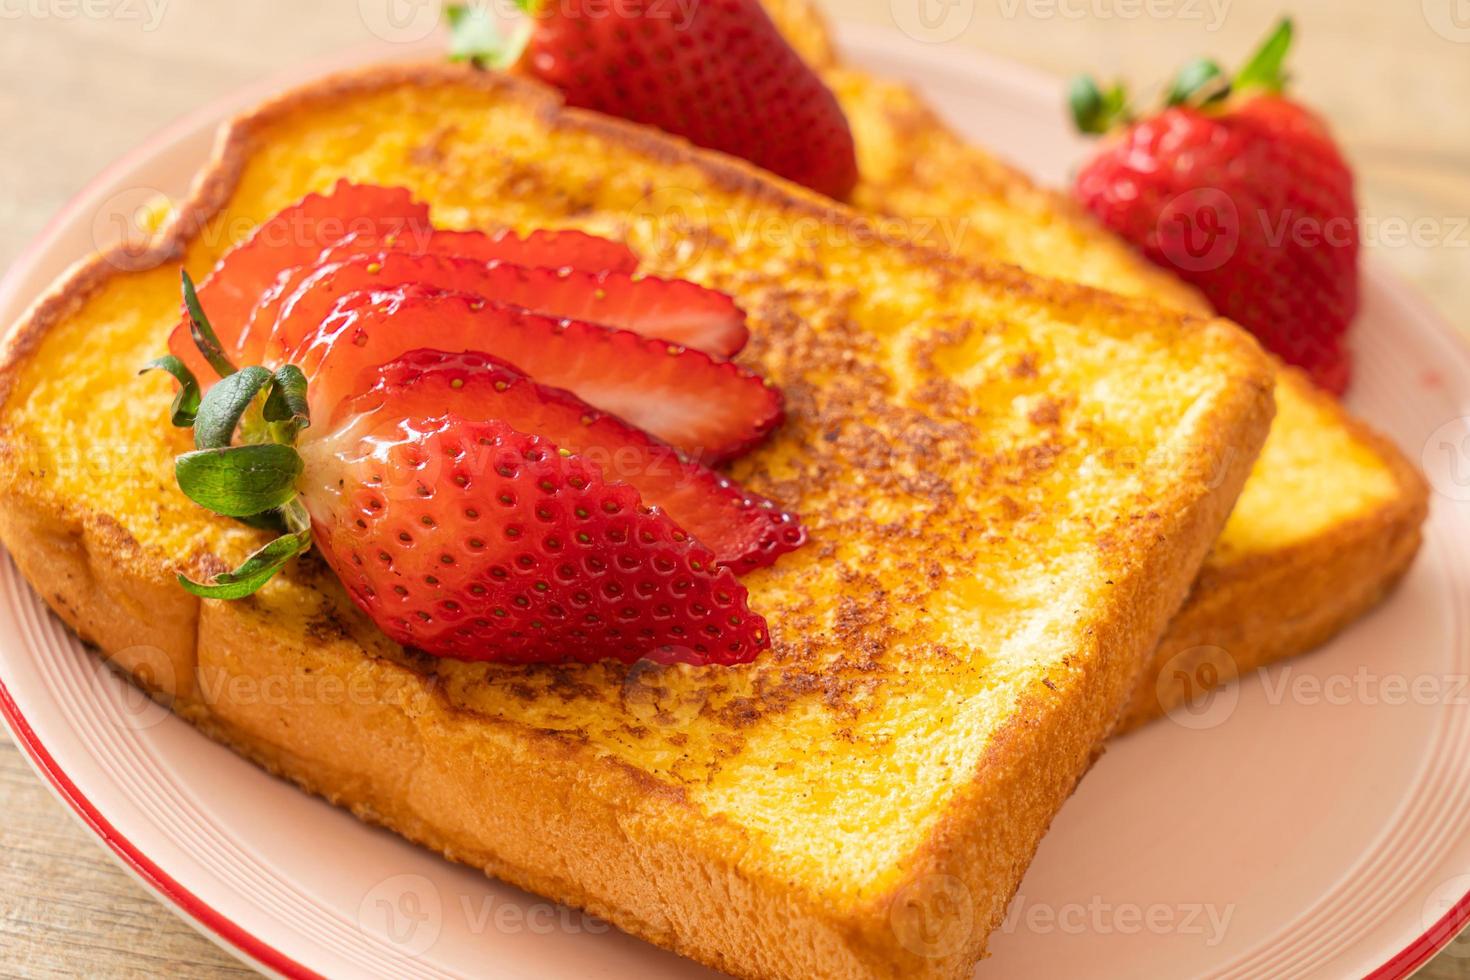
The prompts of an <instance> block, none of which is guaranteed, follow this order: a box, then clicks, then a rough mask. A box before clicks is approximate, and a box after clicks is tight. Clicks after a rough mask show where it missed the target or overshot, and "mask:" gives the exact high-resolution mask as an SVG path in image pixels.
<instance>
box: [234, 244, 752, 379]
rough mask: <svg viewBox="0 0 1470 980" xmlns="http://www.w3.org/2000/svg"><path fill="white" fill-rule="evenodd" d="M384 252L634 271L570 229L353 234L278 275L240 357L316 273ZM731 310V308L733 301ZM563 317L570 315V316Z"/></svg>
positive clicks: (265, 335)
mask: <svg viewBox="0 0 1470 980" xmlns="http://www.w3.org/2000/svg"><path fill="white" fill-rule="evenodd" d="M388 252H392V253H395V254H398V255H401V256H402V257H409V256H442V257H446V258H450V257H452V258H458V259H463V260H467V261H476V262H478V263H480V264H482V265H483V264H485V263H488V262H508V263H513V264H515V265H522V266H528V267H530V268H538V269H575V270H578V271H581V272H587V273H596V272H612V273H621V274H624V275H631V274H632V273H633V271H634V270H635V269H637V268H638V257H637V256H635V255H634V254H633V253H632V252H631V251H629V250H628V247H627V246H626V245H623V244H621V243H619V242H614V241H609V240H608V239H606V238H598V237H596V236H594V235H588V234H584V233H583V232H580V231H572V230H568V229H561V230H552V231H533V232H531V233H530V234H529V235H526V236H525V237H524V238H523V237H521V236H519V235H517V234H515V233H514V232H512V231H509V230H501V231H497V232H492V233H486V232H481V231H439V230H434V231H432V232H430V233H429V234H427V235H414V236H409V235H390V236H388V237H386V238H383V237H374V236H372V235H354V236H352V237H349V238H344V239H342V240H341V241H339V242H336V243H335V244H333V245H332V246H331V247H330V248H328V249H326V250H325V251H323V252H322V253H321V254H320V255H319V256H318V257H317V258H316V261H315V262H314V263H311V264H306V265H301V266H299V267H297V268H294V269H288V270H285V271H284V272H283V273H282V275H281V278H280V281H279V282H278V283H277V284H276V286H275V287H273V288H272V289H271V290H270V292H268V293H266V294H265V295H263V296H262V297H261V300H260V303H259V304H258V305H257V306H256V308H255V310H254V311H253V312H252V313H251V315H250V318H249V320H248V322H247V323H246V325H245V328H244V329H243V330H242V331H241V337H240V340H239V341H238V351H239V354H240V357H241V358H242V359H243V360H245V361H247V362H250V363H254V361H256V360H259V359H260V358H262V357H264V356H266V354H267V351H268V347H267V345H268V342H269V338H270V337H271V335H272V332H273V330H274V329H275V325H276V323H277V322H278V320H279V319H280V317H281V313H282V310H283V308H284V307H285V306H286V305H287V304H289V303H290V302H291V300H292V299H293V298H294V297H296V295H297V294H298V292H299V291H300V289H301V288H302V286H303V285H304V284H305V283H306V281H307V280H308V279H311V278H313V277H314V275H315V273H316V272H317V270H318V269H319V268H322V267H326V266H335V265H337V264H339V263H342V262H346V261H349V260H351V259H354V258H356V257H357V256H361V255H373V256H379V257H381V256H383V255H384V254H385V253H388ZM399 268H400V269H404V268H406V266H401V265H400V266H399ZM404 281H405V282H409V281H412V280H410V279H405V280H404ZM455 288H457V287H455ZM717 295H718V294H717ZM518 305H527V304H518ZM730 305H731V306H734V303H733V301H732V302H731V303H730ZM538 309H539V307H538ZM548 312H549V311H548ZM736 312H737V313H738V314H739V317H740V321H739V324H738V327H739V328H740V329H742V330H743V329H744V326H745V315H744V313H741V312H740V311H739V309H738V308H737V309H736ZM563 315H566V316H571V315H572V313H570V312H569V313H566V314H563ZM742 343H743V340H742Z"/></svg>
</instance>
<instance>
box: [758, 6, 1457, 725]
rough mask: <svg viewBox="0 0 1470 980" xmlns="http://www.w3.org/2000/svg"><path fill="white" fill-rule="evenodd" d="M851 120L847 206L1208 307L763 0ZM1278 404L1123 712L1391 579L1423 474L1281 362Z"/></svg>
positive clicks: (807, 11) (1214, 675) (1156, 704)
mask: <svg viewBox="0 0 1470 980" xmlns="http://www.w3.org/2000/svg"><path fill="white" fill-rule="evenodd" d="M764 3H765V5H766V8H767V10H768V11H769V12H770V13H771V15H772V18H773V19H774V20H775V21H776V23H777V25H778V26H779V27H780V28H781V30H782V32H783V34H785V35H786V37H787V39H788V40H789V41H791V43H792V46H793V47H795V48H796V49H797V51H798V52H800V53H801V54H802V56H803V57H804V58H806V59H807V61H808V62H810V63H811V64H812V65H813V66H814V67H815V68H816V69H817V70H818V71H819V72H820V73H821V75H822V78H823V80H824V81H826V83H827V84H828V85H829V86H830V87H831V88H832V90H833V92H834V93H835V94H836V95H837V98H838V101H839V102H840V103H841V105H842V109H843V111H844V112H845V113H846V115H847V118H848V121H849V123H850V124H851V126H852V129H853V136H854V139H855V141H856V145H857V151H858V171H859V175H860V180H859V183H858V186H857V189H856V190H855V192H854V194H853V203H854V204H856V205H857V206H858V207H860V208H862V209H864V210H867V211H871V212H875V213H878V214H885V215H891V216H894V217H897V218H902V219H907V220H909V221H910V222H911V228H912V229H913V230H914V231H915V233H917V234H920V235H921V236H924V235H927V237H928V240H929V241H930V242H931V243H932V244H934V245H936V246H938V247H945V248H951V249H954V250H955V251H958V252H959V253H961V254H964V255H971V256H975V257H979V258H988V259H997V260H1000V261H1004V262H1013V263H1015V264H1016V265H1019V266H1021V267H1022V268H1024V269H1027V270H1029V271H1031V272H1035V273H1037V274H1039V275H1044V276H1050V277H1053V278H1056V279H1063V280H1066V281H1069V282H1080V283H1083V284H1085V285H1089V286H1096V287H1098V288H1102V289H1108V290H1112V291H1113V292H1117V293H1120V294H1123V295H1128V296H1139V297H1144V298H1147V299H1151V300H1153V301H1155V302H1158V303H1161V304H1164V305H1166V306H1169V307H1172V308H1175V309H1180V310H1185V311H1189V312H1193V313H1199V314H1208V313H1209V312H1210V310H1209V306H1208V304H1207V303H1206V302H1205V300H1204V298H1203V297H1202V296H1200V295H1199V293H1197V292H1196V291H1195V290H1194V289H1193V288H1191V287H1189V286H1187V285H1186V284H1184V283H1183V282H1181V281H1180V280H1179V279H1177V278H1175V277H1174V276H1173V275H1172V274H1171V273H1170V272H1168V271H1167V270H1164V269H1161V268H1159V267H1157V266H1154V265H1152V264H1151V263H1149V262H1147V261H1146V260H1145V259H1143V258H1142V257H1140V256H1139V255H1138V254H1137V253H1136V252H1134V251H1133V250H1132V249H1131V248H1130V247H1129V246H1128V245H1127V244H1126V243H1124V242H1123V241H1122V240H1120V239H1119V238H1117V237H1116V236H1114V235H1113V234H1112V233H1111V232H1109V231H1107V230H1106V229H1104V228H1103V227H1102V226H1101V225H1099V224H1098V223H1097V222H1095V221H1094V220H1093V219H1092V218H1091V216H1090V215H1088V214H1087V213H1086V212H1085V211H1083V209H1081V208H1080V207H1079V206H1078V205H1077V204H1075V203H1074V202H1073V201H1071V200H1070V199H1068V198H1067V197H1065V196H1064V195H1062V194H1059V193H1056V192H1053V191H1050V190H1047V189H1045V188H1041V187H1038V186H1037V185H1036V184H1035V183H1034V182H1033V181H1031V179H1030V178H1028V177H1027V176H1026V175H1025V174H1023V173H1021V172H1020V171H1019V170H1017V169H1016V168H1014V167H1011V166H1009V165H1007V164H1005V163H1003V162H1001V161H1000V160H998V159H996V158H995V157H994V156H992V155H991V154H989V153H987V152H986V151H985V150H984V149H981V148H980V147H977V146H975V145H973V144H970V143H967V142H966V141H965V140H964V139H962V138H961V137H960V136H959V135H958V134H956V133H955V132H954V131H953V130H952V129H950V128H949V126H947V125H946V124H945V123H944V122H943V121H942V120H941V119H939V117H938V116H937V115H936V114H935V113H934V112H933V111H932V110H931V109H930V108H929V107H928V106H927V105H926V104H925V103H924V101H923V99H922V98H921V97H920V96H919V95H918V94H917V93H915V92H914V91H913V90H912V89H910V88H909V87H907V86H905V85H902V84H898V83H896V82H892V81H889V80H886V79H882V78H877V77H875V76H873V75H871V74H868V73H866V72H863V71H860V70H856V69H853V68H851V67H849V66H846V65H844V64H843V63H842V62H841V59H840V56H839V55H838V53H837V51H836V49H835V47H834V45H833V43H832V41H831V38H830V35H829V31H828V28H827V25H826V23H825V21H824V19H823V17H822V15H821V12H820V10H819V9H818V8H817V7H816V6H815V5H814V4H813V3H811V2H809V0H764ZM1276 402H1277V416H1276V420H1275V421H1274V423H1273V424H1272V429H1271V435H1270V437H1269V438H1268V439H1267V442H1266V448H1265V449H1264V450H1263V452H1262V454H1261V458H1260V460H1259V461H1258V462H1257V465H1256V468H1255V471H1254V472H1253V473H1252V474H1251V478H1250V480H1249V481H1248V482H1247V483H1246V487H1245V490H1244V492H1243V493H1242V494H1241V499H1240V501H1239V503H1238V504H1237V505H1236V509H1235V512H1234V513H1233V514H1232V516H1231V518H1230V522H1229V524H1227V525H1226V528H1225V531H1224V533H1223V534H1222V535H1221V537H1220V540H1219V542H1217V543H1216V546H1215V548H1214V549H1213V550H1212V551H1211V553H1210V555H1209V557H1208V558H1207V559H1206V560H1205V565H1204V568H1203V570H1202V571H1201V573H1200V578H1199V580H1198V581H1197V582H1196V583H1195V587H1194V589H1193V590H1192V592H1191V594H1190V597H1189V599H1188V600H1187V601H1186V603H1185V605H1184V608H1183V609H1182V610H1181V611H1180V613H1179V615H1178V616H1177V617H1176V618H1175V621H1174V622H1173V624H1171V626H1170V629H1169V631H1168V633H1167V634H1166V635H1165V637H1164V640H1163V642H1162V643H1161V644H1160V645H1159V648H1158V650H1157V651H1155V653H1154V655H1153V660H1152V663H1151V666H1150V669H1149V670H1148V672H1146V673H1145V674H1144V675H1143V676H1142V677H1141V678H1140V679H1139V686H1138V689H1137V692H1136V693H1135V695H1134V698H1133V701H1132V703H1131V704H1130V705H1129V707H1128V711H1127V713H1126V714H1125V716H1124V720H1123V723H1122V725H1121V728H1122V729H1129V728H1134V727H1137V726H1138V725H1140V724H1142V723H1144V722H1146V721H1148V720H1150V719H1152V718H1155V717H1158V716H1159V715H1160V714H1161V713H1163V712H1165V711H1168V710H1169V709H1170V708H1172V707H1174V706H1175V705H1178V704H1180V703H1182V702H1183V701H1185V700H1186V699H1188V698H1191V697H1193V696H1196V695H1198V694H1199V693H1200V692H1201V690H1202V689H1204V688H1207V687H1209V686H1211V685H1213V684H1218V683H1225V682H1227V681H1229V680H1231V679H1232V678H1234V677H1236V676H1238V675H1242V674H1245V673H1247V672H1249V671H1251V670H1254V669H1256V668H1257V667H1260V666H1263V665H1265V664H1268V663H1271V662H1272V661H1275V660H1279V659H1282V658H1284V657H1290V656H1294V655H1296V654H1298V653H1301V652H1303V651H1305V650H1309V649H1311V648H1312V647H1314V646H1316V645H1318V644H1320V643H1322V642H1323V641H1325V640H1327V639H1329V638H1330V637H1331V636H1332V635H1333V634H1334V633H1336V632H1337V631H1338V630H1340V629H1341V628H1342V627H1344V626H1346V625H1348V624H1349V623H1351V622H1353V621H1354V620H1356V619H1357V618H1358V617H1360V616H1361V615H1363V614H1364V613H1365V612H1366V611H1368V610H1369V609H1370V608H1372V607H1373V606H1374V605H1375V604H1376V603H1377V602H1378V601H1379V600H1381V599H1382V598H1383V597H1384V596H1385V595H1387V594H1388V592H1389V591H1390V590H1391V589H1392V588H1393V586H1394V585H1395V584H1397V582H1398V581H1399V579H1400V577H1401V576H1402V575H1403V573H1404V572H1405V570H1406V569H1407V568H1408V567H1409V564H1410V563H1411V562H1412V560H1413V558H1414V555H1415V554H1416V553H1417V551H1418V548H1419V544H1420V526H1421V525H1422V524H1423V522H1424V518H1425V516H1426V514H1427V509H1428V504H1427V501H1428V487H1427V485H1426V484H1425V482H1424V480H1423V478H1422V477H1421V476H1420V474H1419V473H1418V471H1417V470H1416V469H1415V468H1414V466H1413V464H1411V463H1410V462H1409V461H1408V460H1407V459H1406V458H1405V457H1404V455H1403V453H1402V452H1400V451H1399V449H1398V448H1397V447H1396V446H1394V445H1393V444H1392V443H1391V442H1390V441H1389V440H1387V439H1386V438H1384V437H1383V436H1381V435H1379V434H1378V433H1376V432H1375V431H1373V429H1372V428H1371V427H1370V426H1368V425H1366V424H1365V423H1363V422H1361V421H1360V420H1358V419H1356V418H1354V417H1353V416H1352V415H1351V414H1350V413H1349V412H1347V411H1346V410H1345V409H1344V408H1343V407H1342V406H1341V405H1339V404H1338V403H1337V402H1336V401H1335V400H1333V399H1332V398H1330V397H1328V396H1326V395H1324V394H1322V393H1321V392H1319V391H1318V390H1317V389H1316V388H1315V387H1314V386H1313V385H1312V384H1311V382H1310V381H1308V380H1307V378H1306V377H1305V375H1303V374H1301V373H1300V372H1298V371H1296V370H1294V369H1291V368H1286V367H1282V368H1281V370H1280V373H1279V375H1278V380H1277V387H1276Z"/></svg>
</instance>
